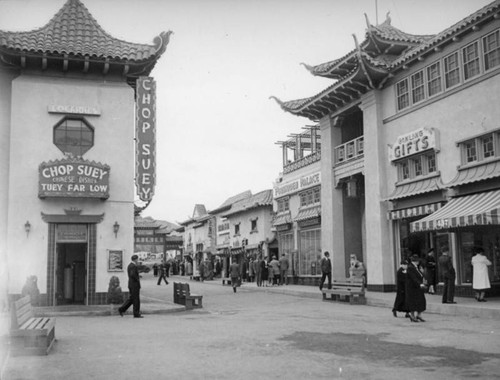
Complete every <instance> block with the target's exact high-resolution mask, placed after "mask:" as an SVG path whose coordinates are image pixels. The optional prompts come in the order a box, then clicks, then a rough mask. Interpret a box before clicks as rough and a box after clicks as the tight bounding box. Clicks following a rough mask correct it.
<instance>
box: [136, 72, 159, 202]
mask: <svg viewBox="0 0 500 380" xmlns="http://www.w3.org/2000/svg"><path fill="white" fill-rule="evenodd" d="M136 105H137V115H136V129H135V138H136V173H135V181H136V186H137V195H138V196H139V198H140V199H141V200H142V201H145V202H148V201H150V200H151V199H152V198H153V194H154V187H155V180H156V173H155V167H156V163H155V154H156V83H155V81H154V79H153V78H151V77H139V79H138V80H137V101H136Z"/></svg>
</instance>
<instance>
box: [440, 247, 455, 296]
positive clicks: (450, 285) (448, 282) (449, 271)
mask: <svg viewBox="0 0 500 380" xmlns="http://www.w3.org/2000/svg"><path fill="white" fill-rule="evenodd" d="M442 253H443V254H442V255H441V256H440V257H439V259H438V264H439V273H440V275H441V277H442V278H443V282H444V286H443V300H442V301H443V303H456V302H455V301H454V300H453V299H454V297H455V277H456V274H455V268H453V262H452V261H451V257H450V256H449V255H448V248H446V247H445V248H443V252H442Z"/></svg>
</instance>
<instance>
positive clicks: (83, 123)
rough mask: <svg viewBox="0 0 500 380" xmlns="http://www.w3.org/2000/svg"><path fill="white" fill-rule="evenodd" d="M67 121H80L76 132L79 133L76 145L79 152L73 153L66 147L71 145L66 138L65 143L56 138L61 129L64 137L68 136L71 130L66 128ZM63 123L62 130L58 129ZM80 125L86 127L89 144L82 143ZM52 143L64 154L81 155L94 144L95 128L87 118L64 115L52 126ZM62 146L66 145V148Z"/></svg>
mask: <svg viewBox="0 0 500 380" xmlns="http://www.w3.org/2000/svg"><path fill="white" fill-rule="evenodd" d="M68 121H72V122H75V121H76V122H79V123H80V129H79V132H78V134H79V135H80V136H79V143H80V144H79V145H78V147H79V154H75V152H72V151H71V150H70V149H68V148H67V147H68V146H71V145H70V144H69V143H68V142H67V140H65V143H61V142H59V141H58V139H59V138H60V136H59V137H58V135H61V133H60V132H61V131H64V138H65V139H67V138H68V132H71V130H70V129H68ZM65 124H66V125H65ZM63 125H64V127H63V128H64V129H63V130H61V129H59V128H60V127H62V126H63ZM82 126H85V127H86V128H87V130H88V132H87V133H88V134H89V135H90V144H89V145H82V134H83V128H82ZM73 132H75V131H74V130H73ZM52 143H53V144H54V146H55V147H56V148H57V149H59V150H60V151H61V152H63V153H64V154H65V155H70V156H73V157H82V156H83V155H84V154H86V153H87V152H88V151H89V150H91V149H92V148H93V147H94V145H95V128H94V126H93V125H92V124H90V123H89V122H88V121H87V119H85V118H84V117H82V116H73V115H66V116H64V117H63V118H62V119H60V120H59V121H58V122H57V123H56V124H55V125H54V127H53V128H52ZM63 147H66V148H63ZM83 147H86V149H83Z"/></svg>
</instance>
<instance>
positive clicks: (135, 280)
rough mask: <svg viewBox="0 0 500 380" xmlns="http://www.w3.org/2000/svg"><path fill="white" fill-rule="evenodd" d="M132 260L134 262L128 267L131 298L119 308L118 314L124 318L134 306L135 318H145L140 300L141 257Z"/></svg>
mask: <svg viewBox="0 0 500 380" xmlns="http://www.w3.org/2000/svg"><path fill="white" fill-rule="evenodd" d="M131 259H132V262H131V263H130V264H129V265H128V267H127V274H128V291H129V298H128V300H126V301H125V302H124V303H123V305H121V306H120V307H119V308H118V312H119V313H120V316H122V317H123V313H125V312H126V311H127V309H128V308H129V307H130V306H131V305H133V311H134V318H144V317H143V316H142V315H141V300H140V298H139V292H140V289H141V280H140V277H139V269H138V268H137V263H138V261H139V256H137V255H132V258H131Z"/></svg>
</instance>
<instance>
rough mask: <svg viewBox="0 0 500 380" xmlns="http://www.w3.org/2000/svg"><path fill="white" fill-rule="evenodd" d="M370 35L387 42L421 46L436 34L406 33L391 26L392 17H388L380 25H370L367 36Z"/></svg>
mask: <svg viewBox="0 0 500 380" xmlns="http://www.w3.org/2000/svg"><path fill="white" fill-rule="evenodd" d="M369 33H374V34H376V35H377V36H378V37H379V38H382V39H384V40H387V41H397V42H404V43H405V44H421V43H423V42H426V41H428V40H430V39H431V38H433V37H434V34H431V35H415V34H409V33H405V32H403V31H402V30H400V29H398V28H395V27H394V26H392V25H391V18H390V17H387V18H386V20H385V21H384V22H383V23H382V24H380V25H376V26H375V25H370V26H369V27H368V28H367V30H366V34H369Z"/></svg>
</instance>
